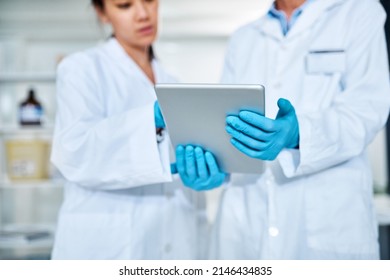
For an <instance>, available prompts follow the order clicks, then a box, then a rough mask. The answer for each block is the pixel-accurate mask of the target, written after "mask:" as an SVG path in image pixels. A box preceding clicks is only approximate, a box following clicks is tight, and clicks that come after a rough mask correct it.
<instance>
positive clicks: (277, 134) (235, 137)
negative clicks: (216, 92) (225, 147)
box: [226, 98, 299, 160]
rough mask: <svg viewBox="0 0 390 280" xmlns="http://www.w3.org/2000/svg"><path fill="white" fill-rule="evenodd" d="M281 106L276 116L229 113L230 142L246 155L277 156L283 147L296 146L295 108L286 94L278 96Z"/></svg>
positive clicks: (242, 112) (297, 131)
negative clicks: (283, 96) (271, 117)
mask: <svg viewBox="0 0 390 280" xmlns="http://www.w3.org/2000/svg"><path fill="white" fill-rule="evenodd" d="M278 107H279V112H278V114H277V116H276V119H275V120H272V119H269V118H266V117H264V116H262V115H259V114H256V113H253V112H249V111H240V113H239V114H238V116H228V117H227V118H226V123H227V126H226V132H227V133H229V134H230V135H231V136H232V139H231V140H230V141H231V143H232V144H233V145H234V146H235V147H236V148H237V149H238V150H239V151H241V152H243V153H244V154H246V155H247V156H250V157H252V158H258V159H262V160H274V159H275V158H276V157H277V156H278V154H279V153H280V152H281V150H282V149H284V148H292V149H293V148H297V147H298V144H299V127H298V120H297V116H296V114H295V109H294V107H293V106H292V105H291V103H290V101H288V100H286V99H283V98H280V99H279V100H278Z"/></svg>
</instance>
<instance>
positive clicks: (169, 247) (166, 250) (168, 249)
mask: <svg viewBox="0 0 390 280" xmlns="http://www.w3.org/2000/svg"><path fill="white" fill-rule="evenodd" d="M164 251H165V253H170V252H171V251H172V246H171V244H166V245H165V248H164Z"/></svg>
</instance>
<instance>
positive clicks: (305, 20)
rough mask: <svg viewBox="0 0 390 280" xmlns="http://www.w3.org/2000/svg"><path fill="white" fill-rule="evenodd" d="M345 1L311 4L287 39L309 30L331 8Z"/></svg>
mask: <svg viewBox="0 0 390 280" xmlns="http://www.w3.org/2000/svg"><path fill="white" fill-rule="evenodd" d="M344 1H345V0H315V1H313V3H311V4H310V5H309V6H308V7H307V9H305V10H304V11H303V13H302V15H301V16H300V17H299V18H298V20H297V22H296V23H295V25H294V26H293V27H292V28H291V30H290V31H289V32H288V33H287V36H286V37H287V38H293V37H295V36H297V35H299V34H301V33H302V32H304V31H305V30H307V29H308V28H310V27H311V26H312V25H313V24H314V23H315V22H316V21H317V19H319V18H320V17H321V15H322V14H324V13H325V12H326V11H327V10H329V9H330V8H332V7H334V6H336V5H338V4H340V3H342V2H344Z"/></svg>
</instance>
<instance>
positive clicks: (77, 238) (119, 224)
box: [53, 213, 131, 260]
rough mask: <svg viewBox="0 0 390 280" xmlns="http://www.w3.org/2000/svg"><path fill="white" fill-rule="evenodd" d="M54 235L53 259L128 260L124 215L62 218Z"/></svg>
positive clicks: (127, 223)
mask: <svg viewBox="0 0 390 280" xmlns="http://www.w3.org/2000/svg"><path fill="white" fill-rule="evenodd" d="M57 232H58V233H57V235H56V242H55V246H54V250H53V258H54V259H76V260H77V259H87V260H88V259H89V260H92V259H95V260H99V259H100V260H108V259H128V258H129V253H130V248H129V246H130V244H131V242H130V241H131V224H130V221H129V217H128V216H125V215H123V214H119V213H111V214H105V213H80V214H64V215H62V216H61V218H60V220H59V225H58V230H57Z"/></svg>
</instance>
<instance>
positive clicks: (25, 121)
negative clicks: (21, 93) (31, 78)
mask: <svg viewBox="0 0 390 280" xmlns="http://www.w3.org/2000/svg"><path fill="white" fill-rule="evenodd" d="M42 116H43V108H42V105H41V103H40V102H39V101H38V100H37V99H36V98H35V90H34V89H29V91H28V96H27V99H26V100H25V101H23V102H22V103H21V104H20V106H19V122H20V124H21V125H36V126H39V125H42Z"/></svg>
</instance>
